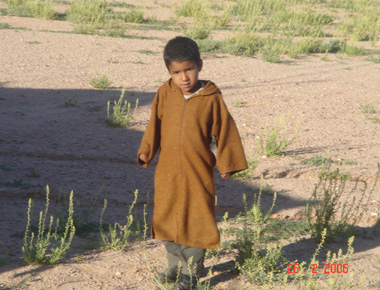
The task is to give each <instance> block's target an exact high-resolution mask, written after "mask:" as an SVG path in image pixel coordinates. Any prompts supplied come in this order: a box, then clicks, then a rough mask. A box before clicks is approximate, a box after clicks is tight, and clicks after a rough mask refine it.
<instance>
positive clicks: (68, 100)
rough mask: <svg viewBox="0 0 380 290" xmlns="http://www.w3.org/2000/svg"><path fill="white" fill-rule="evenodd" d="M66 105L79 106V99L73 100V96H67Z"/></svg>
mask: <svg viewBox="0 0 380 290" xmlns="http://www.w3.org/2000/svg"><path fill="white" fill-rule="evenodd" d="M64 106H65V107H79V106H78V101H76V100H73V99H72V98H68V97H65V103H64Z"/></svg>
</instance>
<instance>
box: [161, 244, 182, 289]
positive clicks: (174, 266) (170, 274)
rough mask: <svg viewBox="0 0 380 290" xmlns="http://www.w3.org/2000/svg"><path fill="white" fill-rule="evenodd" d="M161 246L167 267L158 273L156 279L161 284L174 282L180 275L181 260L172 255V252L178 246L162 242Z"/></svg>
mask: <svg viewBox="0 0 380 290" xmlns="http://www.w3.org/2000/svg"><path fill="white" fill-rule="evenodd" d="M163 244H164V246H165V248H166V258H167V261H168V267H167V268H166V270H165V272H163V273H159V274H158V276H157V278H158V279H159V280H160V282H162V283H165V282H175V281H176V280H177V279H178V278H179V276H180V274H181V267H182V265H183V262H182V261H181V259H180V258H179V257H178V256H176V255H174V254H172V253H173V252H176V248H177V246H179V245H177V244H175V243H173V242H169V241H163Z"/></svg>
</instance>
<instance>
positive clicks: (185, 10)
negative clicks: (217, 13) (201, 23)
mask: <svg viewBox="0 0 380 290" xmlns="http://www.w3.org/2000/svg"><path fill="white" fill-rule="evenodd" d="M209 11H210V2H209V1H202V0H185V1H184V2H182V3H181V5H180V7H178V8H177V10H176V14H177V16H178V17H179V16H184V17H191V18H195V19H205V18H207V17H208V16H209Z"/></svg>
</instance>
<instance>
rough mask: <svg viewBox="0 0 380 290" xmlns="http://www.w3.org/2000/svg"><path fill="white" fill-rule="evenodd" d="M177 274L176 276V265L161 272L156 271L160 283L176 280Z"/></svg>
mask: <svg viewBox="0 0 380 290" xmlns="http://www.w3.org/2000/svg"><path fill="white" fill-rule="evenodd" d="M177 276H178V267H176V266H174V267H171V268H168V269H167V270H166V271H165V272H163V273H158V274H157V280H158V281H159V282H160V283H162V284H164V283H173V282H176V281H177Z"/></svg>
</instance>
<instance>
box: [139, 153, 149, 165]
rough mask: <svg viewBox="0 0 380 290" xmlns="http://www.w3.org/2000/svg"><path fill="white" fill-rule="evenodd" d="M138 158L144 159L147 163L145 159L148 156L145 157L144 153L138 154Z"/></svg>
mask: <svg viewBox="0 0 380 290" xmlns="http://www.w3.org/2000/svg"><path fill="white" fill-rule="evenodd" d="M139 159H141V160H142V161H144V162H145V163H147V160H148V158H146V155H145V154H144V153H141V154H140V155H139Z"/></svg>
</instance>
